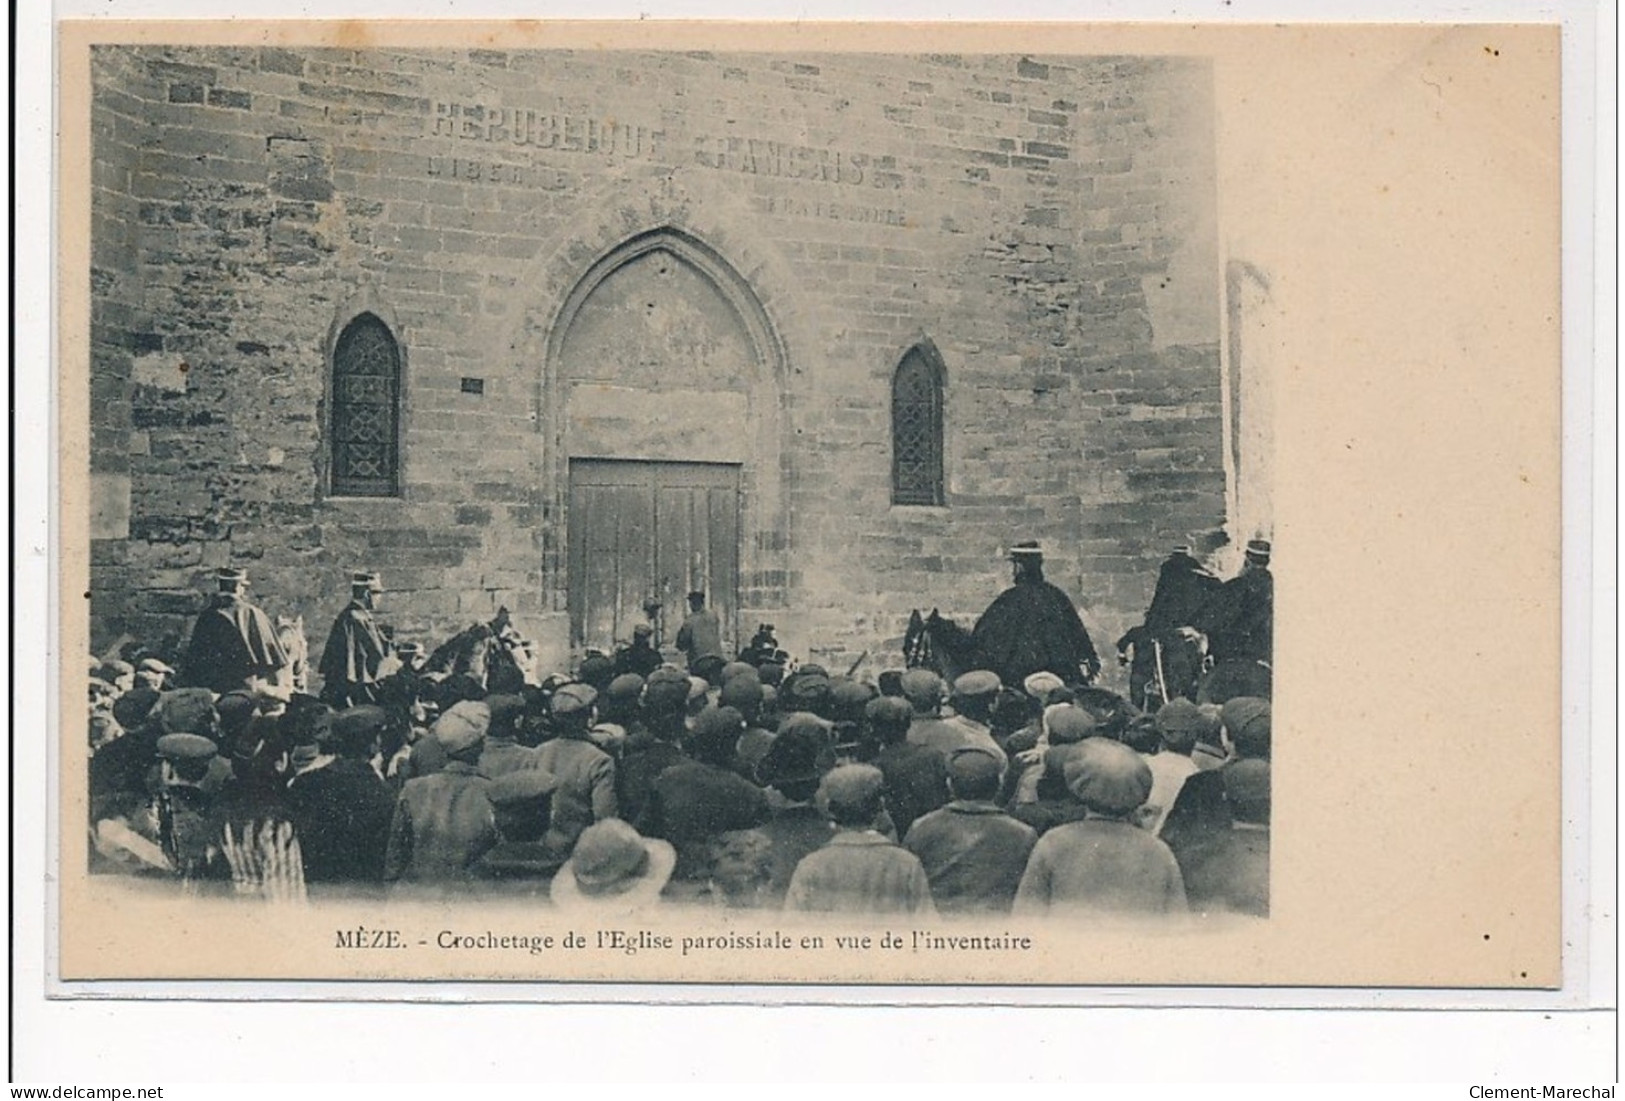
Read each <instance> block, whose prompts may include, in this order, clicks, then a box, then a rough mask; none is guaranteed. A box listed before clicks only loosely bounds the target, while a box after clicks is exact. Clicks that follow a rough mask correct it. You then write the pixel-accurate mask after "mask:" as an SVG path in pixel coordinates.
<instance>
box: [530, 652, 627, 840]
mask: <svg viewBox="0 0 1625 1101" xmlns="http://www.w3.org/2000/svg"><path fill="white" fill-rule="evenodd" d="M597 703H598V690H597V689H595V688H594V687H593V686H592V685H590V684H582V683H579V682H577V683H572V684H565V685H560V686H559V687H558V688H557V689H555V690H554V692H553V699H552V703H551V705H550V706H551V711H552V716H553V734H554V737H553V738H552V739H551V740H549V741H546V742H543V743H542V744H541V745H540V746H538V747H537V748H536V754H535V764H534V765H533V766H531V767H535V768H541V769H545V770H546V771H547V772H550V773H552V775H553V778H554V779H556V780H557V781H558V789H557V790H556V791H555V792H554V793H553V811H552V826H551V828H550V829H549V830H548V834H547V840H548V844H549V845H551V846H552V847H553V850H554V851H555V852H557V853H559V854H560V855H562V856H568V855H569V854H570V850H571V849H572V848H573V847H574V846H575V843H576V838H578V837H580V836H581V831H583V830H585V829H586V828H587V827H588V826H590V825H592V824H593V823H594V822H602V821H603V820H604V819H606V818H615V817H618V816H619V814H620V806H619V803H618V801H617V799H616V796H615V759H614V758H613V757H611V756H610V755H609V754H607V753H605V752H604V751H603V750H602V749H599V748H598V747H597V746H596V745H594V744H593V742H592V725H593V719H594V717H595V714H596V705H597Z"/></svg>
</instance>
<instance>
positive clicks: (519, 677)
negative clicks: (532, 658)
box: [423, 607, 529, 693]
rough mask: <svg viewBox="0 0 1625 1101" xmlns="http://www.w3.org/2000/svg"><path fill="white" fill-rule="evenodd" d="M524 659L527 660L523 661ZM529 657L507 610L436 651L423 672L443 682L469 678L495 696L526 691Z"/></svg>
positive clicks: (458, 635)
mask: <svg viewBox="0 0 1625 1101" xmlns="http://www.w3.org/2000/svg"><path fill="white" fill-rule="evenodd" d="M521 659H523V660H521ZM528 661H529V653H528V651H526V649H525V647H524V640H523V639H522V638H520V636H519V632H518V631H517V630H515V629H514V626H513V621H512V620H511V619H510V618H509V615H508V609H507V608H506V607H502V608H498V609H497V614H496V615H495V616H493V617H492V618H491V620H490V621H489V622H487V623H475V624H473V625H472V626H470V627H467V628H465V629H464V630H462V631H459V632H458V633H457V634H455V635H452V636H451V638H449V639H447V640H446V641H445V642H442V643H441V644H440V645H439V646H437V647H435V649H434V650H433V652H431V653H430V654H429V660H428V661H427V662H425V663H424V666H423V672H424V673H425V674H428V675H437V676H439V677H441V678H443V679H447V680H449V679H451V678H452V677H460V676H462V677H468V678H469V679H470V680H472V681H474V682H475V683H477V684H478V685H479V686H480V687H481V688H483V689H485V690H486V691H487V692H491V693H514V692H519V691H522V690H523V688H524V686H525V684H526V680H527V678H526V676H525V665H526V664H527V663H528Z"/></svg>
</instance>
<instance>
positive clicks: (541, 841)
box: [474, 768, 566, 900]
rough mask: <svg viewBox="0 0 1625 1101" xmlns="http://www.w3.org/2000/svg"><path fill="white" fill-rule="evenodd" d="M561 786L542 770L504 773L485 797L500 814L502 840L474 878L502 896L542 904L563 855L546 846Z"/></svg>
mask: <svg viewBox="0 0 1625 1101" xmlns="http://www.w3.org/2000/svg"><path fill="white" fill-rule="evenodd" d="M558 786H559V782H558V781H557V780H555V779H554V778H553V774H552V773H551V772H548V771H547V770H546V769H542V768H521V769H515V770H513V771H511V772H507V773H504V774H503V776H502V777H501V778H500V779H498V780H496V781H493V782H492V784H491V787H490V790H489V791H488V792H487V793H486V795H487V797H488V798H489V799H490V800H491V806H492V807H493V808H494V810H495V813H496V826H497V835H498V837H499V838H500V840H499V841H498V842H497V844H496V845H495V846H494V847H492V848H491V849H489V850H487V851H486V853H485V855H484V856H482V857H480V861H479V863H478V864H476V865H475V866H474V874H475V875H476V876H477V877H479V878H480V879H482V880H484V881H486V882H487V883H488V884H490V885H492V886H494V887H496V888H497V889H498V893H500V894H503V895H509V896H521V897H524V898H528V899H535V900H542V899H546V898H548V896H549V891H550V889H551V888H552V885H553V876H554V875H555V874H556V873H557V872H558V870H559V868H560V867H561V866H562V865H563V864H564V861H565V859H566V857H565V855H564V854H562V853H559V852H556V851H555V850H554V849H553V848H552V847H551V846H549V845H548V844H547V841H546V836H547V827H548V823H549V820H550V817H551V810H552V803H553V793H554V792H555V791H557V790H558Z"/></svg>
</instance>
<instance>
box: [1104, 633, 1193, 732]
mask: <svg viewBox="0 0 1625 1101" xmlns="http://www.w3.org/2000/svg"><path fill="white" fill-rule="evenodd" d="M1117 645H1118V647H1119V654H1120V655H1123V654H1125V651H1126V652H1128V653H1131V654H1132V657H1131V658H1129V657H1124V658H1122V660H1128V661H1129V662H1130V665H1129V698H1130V699H1131V700H1133V702H1134V705H1135V706H1136V707H1139V708H1140V709H1142V710H1144V711H1148V712H1153V711H1156V709H1157V708H1159V707H1161V706H1162V705H1163V704H1165V703H1167V702H1168V701H1169V700H1176V699H1180V698H1184V699H1188V700H1194V699H1196V694H1197V688H1198V685H1199V684H1200V682H1201V679H1202V676H1203V674H1204V673H1206V672H1207V670H1208V669H1209V667H1210V666H1211V665H1212V662H1211V660H1210V659H1209V658H1208V653H1207V636H1205V635H1203V634H1202V633H1201V632H1200V631H1197V630H1194V629H1193V628H1190V627H1176V628H1174V629H1173V630H1171V631H1148V630H1146V629H1145V628H1144V627H1135V628H1134V629H1132V630H1131V631H1129V632H1128V633H1127V634H1126V635H1124V636H1123V638H1122V640H1121V641H1119V642H1118V644H1117Z"/></svg>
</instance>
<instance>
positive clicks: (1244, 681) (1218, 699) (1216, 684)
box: [1196, 658, 1274, 703]
mask: <svg viewBox="0 0 1625 1101" xmlns="http://www.w3.org/2000/svg"><path fill="white" fill-rule="evenodd" d="M1273 681H1274V671H1273V670H1272V669H1271V668H1270V667H1269V665H1267V664H1266V663H1264V662H1262V661H1249V660H1247V659H1245V658H1231V659H1229V660H1226V661H1221V662H1219V663H1217V664H1216V665H1214V666H1213V667H1212V668H1211V669H1209V670H1207V671H1206V672H1205V673H1203V674H1202V679H1201V680H1200V681H1199V682H1198V684H1197V686H1196V702H1197V703H1224V702H1225V701H1226V700H1233V699H1235V698H1236V697H1237V696H1257V697H1258V698H1260V699H1265V700H1267V699H1269V698H1270V694H1271V692H1272V690H1273Z"/></svg>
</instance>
